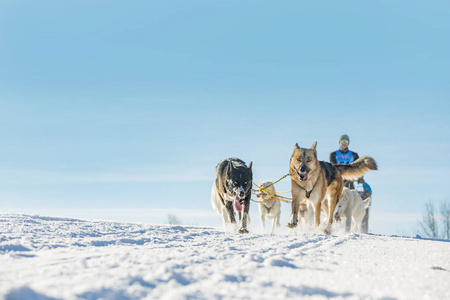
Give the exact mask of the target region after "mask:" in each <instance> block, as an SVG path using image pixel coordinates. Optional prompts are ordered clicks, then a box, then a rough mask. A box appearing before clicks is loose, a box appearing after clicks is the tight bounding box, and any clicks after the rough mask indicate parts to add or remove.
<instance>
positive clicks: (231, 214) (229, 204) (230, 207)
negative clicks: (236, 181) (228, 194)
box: [226, 201, 236, 223]
mask: <svg viewBox="0 0 450 300" xmlns="http://www.w3.org/2000/svg"><path fill="white" fill-rule="evenodd" d="M226 208H227V212H228V216H229V217H230V223H236V218H235V215H234V208H233V202H231V201H227V202H226Z"/></svg>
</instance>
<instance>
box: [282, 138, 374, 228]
mask: <svg viewBox="0 0 450 300" xmlns="http://www.w3.org/2000/svg"><path fill="white" fill-rule="evenodd" d="M316 146H317V142H315V143H314V145H313V146H312V147H311V148H309V149H306V148H300V147H299V146H298V144H295V148H294V152H293V153H292V156H291V161H290V164H289V172H290V174H291V183H292V188H291V193H292V206H291V211H292V212H291V221H290V222H289V223H288V224H287V227H289V228H294V227H296V226H297V225H298V213H299V207H300V203H301V201H303V200H308V201H310V202H311V204H312V207H313V210H314V223H315V225H316V227H319V225H320V211H321V205H322V201H323V199H324V198H325V196H327V197H328V201H329V203H328V205H329V207H328V209H329V210H328V214H327V215H328V220H327V224H326V227H325V233H326V234H330V228H331V224H332V223H333V212H334V209H335V207H336V204H337V203H338V201H339V199H340V198H341V197H342V192H343V187H344V185H343V179H353V178H355V177H361V176H362V175H364V174H365V173H366V172H367V171H369V170H377V168H378V167H377V163H376V162H375V160H374V159H373V158H371V157H368V156H364V157H361V158H359V159H357V160H355V161H354V162H352V163H351V164H348V165H332V164H330V163H328V162H323V161H319V160H318V159H317V151H316Z"/></svg>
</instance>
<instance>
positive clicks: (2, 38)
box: [0, 1, 450, 234]
mask: <svg viewBox="0 0 450 300" xmlns="http://www.w3.org/2000/svg"><path fill="white" fill-rule="evenodd" d="M449 11H450V3H449V2H448V1H433V2H426V3H425V2H423V1H374V2H371V3H367V2H361V1H340V2H336V1H325V2H314V3H311V2H310V1H277V2H276V3H275V2H262V1H221V2H219V1H114V2H111V1H85V2H83V1H82V2H80V1H39V3H32V2H31V1H2V2H1V3H0V66H1V67H0V137H1V140H2V143H1V147H0V199H1V203H2V205H1V208H0V212H26V213H40V214H59V215H67V216H72V217H86V218H97V219H114V220H124V221H134V222H147V223H164V222H166V221H167V214H168V213H173V214H175V215H177V216H178V217H179V219H181V221H182V222H183V223H185V224H198V225H212V226H218V225H220V224H221V220H220V216H218V215H215V213H214V212H213V211H212V208H211V206H210V200H209V197H210V189H211V185H212V182H213V180H214V168H215V166H216V164H217V163H218V162H219V161H220V160H221V159H223V158H226V157H231V156H235V157H239V158H241V159H243V160H244V161H246V162H250V161H253V166H254V179H255V181H259V180H261V179H274V180H275V179H278V178H280V177H281V176H282V175H284V174H285V173H287V171H288V163H289V158H290V155H291V154H292V150H293V147H294V144H295V143H297V142H298V143H299V144H300V145H301V146H305V147H309V146H311V145H312V144H313V143H314V141H316V140H317V141H318V146H317V147H318V152H319V158H320V159H321V160H328V155H329V153H330V152H331V151H333V150H335V149H337V147H338V138H339V136H340V135H341V134H343V133H347V134H348V135H349V136H350V139H351V142H350V148H351V149H353V150H354V151H356V152H358V153H359V155H360V156H363V155H370V156H372V157H374V158H375V159H376V160H377V161H378V164H379V166H380V170H379V171H376V172H371V173H369V174H368V175H367V176H366V179H367V181H368V182H369V184H371V186H372V188H373V190H374V202H373V206H372V216H371V218H372V219H371V222H372V223H371V225H372V230H373V231H374V232H380V233H387V234H389V233H391V234H412V233H413V229H412V227H414V226H415V223H416V219H417V218H418V216H419V215H420V214H421V213H422V211H423V208H424V203H425V202H427V201H429V200H436V201H437V202H439V201H441V200H442V199H448V198H449V197H450V195H449V193H448V190H447V189H446V183H447V182H446V181H447V178H449V175H450V172H449V170H450V160H449V159H448V153H449V151H450V143H449V137H450V135H449V133H450V121H449V118H448V115H449V112H450V109H449V108H450V104H449V103H450V102H449V101H450V85H449V84H448V82H450V81H449V79H450V54H449V53H450V40H449V38H448V32H450V20H449V18H448V12H449ZM277 189H278V190H289V189H290V183H289V180H285V181H283V182H281V183H280V184H279V185H278V186H277ZM282 210H283V213H282V222H285V223H286V222H287V218H288V216H289V210H290V207H289V205H284V206H282ZM251 211H252V213H253V214H254V216H255V217H254V218H253V223H254V225H256V226H259V220H258V218H257V206H256V205H254V206H252V208H251Z"/></svg>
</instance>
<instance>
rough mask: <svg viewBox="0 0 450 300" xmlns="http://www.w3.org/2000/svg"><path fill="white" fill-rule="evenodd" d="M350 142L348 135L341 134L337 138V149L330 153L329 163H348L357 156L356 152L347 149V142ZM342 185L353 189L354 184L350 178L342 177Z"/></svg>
mask: <svg viewBox="0 0 450 300" xmlns="http://www.w3.org/2000/svg"><path fill="white" fill-rule="evenodd" d="M349 143H350V138H349V137H348V135H346V134H343V135H341V136H340V138H339V150H336V151H334V152H331V153H330V163H332V164H334V165H345V164H350V163H352V162H354V161H355V160H357V159H358V158H359V155H358V153H356V152H354V151H350V150H349V149H348V144H349ZM344 186H346V187H348V188H350V189H354V188H355V186H354V184H353V181H352V180H345V179H344Z"/></svg>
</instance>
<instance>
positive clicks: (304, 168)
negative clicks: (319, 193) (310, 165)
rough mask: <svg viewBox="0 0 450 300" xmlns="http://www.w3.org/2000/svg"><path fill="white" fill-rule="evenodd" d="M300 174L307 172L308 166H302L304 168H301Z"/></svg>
mask: <svg viewBox="0 0 450 300" xmlns="http://www.w3.org/2000/svg"><path fill="white" fill-rule="evenodd" d="M300 172H302V173H304V172H306V166H305V165H302V167H301V168H300Z"/></svg>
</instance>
